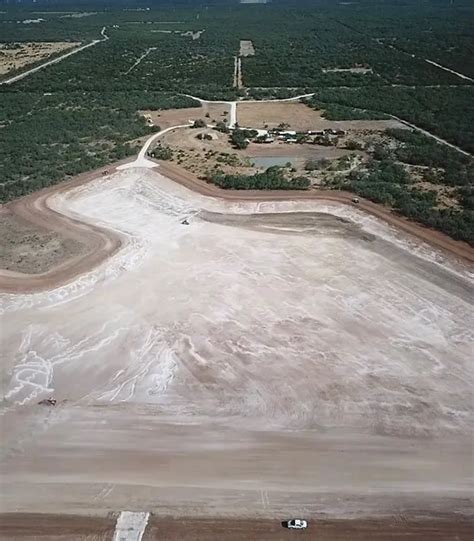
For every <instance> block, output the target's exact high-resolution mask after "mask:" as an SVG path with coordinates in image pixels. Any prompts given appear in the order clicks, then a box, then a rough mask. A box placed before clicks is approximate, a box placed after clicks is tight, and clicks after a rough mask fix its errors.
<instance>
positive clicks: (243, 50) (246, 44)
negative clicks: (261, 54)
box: [239, 39, 255, 56]
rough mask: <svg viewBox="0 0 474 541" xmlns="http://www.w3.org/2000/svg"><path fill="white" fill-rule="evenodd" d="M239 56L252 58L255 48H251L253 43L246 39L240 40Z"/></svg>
mask: <svg viewBox="0 0 474 541" xmlns="http://www.w3.org/2000/svg"><path fill="white" fill-rule="evenodd" d="M239 55H240V56H254V55H255V48H254V46H253V42H252V41H250V40H248V39H241V40H240V50H239Z"/></svg>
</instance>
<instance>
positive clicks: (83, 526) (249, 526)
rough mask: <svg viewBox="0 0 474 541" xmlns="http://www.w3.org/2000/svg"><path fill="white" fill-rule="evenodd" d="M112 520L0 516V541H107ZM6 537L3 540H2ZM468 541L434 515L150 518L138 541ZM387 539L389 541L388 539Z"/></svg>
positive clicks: (462, 526)
mask: <svg viewBox="0 0 474 541" xmlns="http://www.w3.org/2000/svg"><path fill="white" fill-rule="evenodd" d="M111 523H112V519H99V518H92V519H91V518H90V517H69V516H58V515H56V516H55V515H24V514H13V515H6V516H5V515H4V516H2V515H0V532H3V534H2V533H0V540H2V541H3V540H5V541H7V540H8V541H31V539H32V536H36V537H33V539H37V538H38V537H39V536H41V537H40V538H41V539H42V540H45V539H47V540H48V541H112V535H113V533H112V531H113V526H112V524H111ZM6 536H8V537H6ZM295 536H298V539H312V540H314V539H318V541H329V540H331V541H335V540H344V541H349V540H350V541H352V540H354V541H355V540H357V541H367V540H368V539H370V541H386V540H387V539H391V540H392V541H394V540H399V539H400V540H403V541H406V540H416V541H437V540H440V541H441V540H442V541H449V540H452V541H468V540H469V541H470V540H471V539H472V522H470V521H466V520H463V519H460V518H459V517H457V516H456V517H449V516H448V517H443V516H440V517H438V518H437V519H434V520H430V521H428V520H426V519H420V518H412V517H408V518H407V517H405V518H404V520H401V519H400V518H398V517H397V519H385V520H344V521H337V520H332V521H331V520H318V521H317V522H313V523H310V525H309V528H308V530H306V531H300V532H292V531H289V530H286V529H284V528H282V527H281V525H280V524H279V522H278V521H273V520H272V521H271V520H259V521H256V522H251V521H247V520H222V519H220V520H219V519H218V520H211V519H192V518H180V519H172V518H158V519H157V518H154V517H152V518H151V520H150V522H149V525H148V527H147V529H146V531H145V534H144V536H143V541H161V540H163V539H166V540H167V541H213V540H215V541H221V540H222V539H226V540H228V541H243V540H249V541H265V540H272V541H283V540H285V539H294V538H295ZM388 536H389V537H388Z"/></svg>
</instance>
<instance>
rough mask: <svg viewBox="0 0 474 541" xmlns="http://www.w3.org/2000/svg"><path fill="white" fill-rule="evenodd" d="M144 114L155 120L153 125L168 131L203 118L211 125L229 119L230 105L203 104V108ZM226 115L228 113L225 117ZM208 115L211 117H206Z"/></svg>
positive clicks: (146, 112) (144, 112) (143, 112)
mask: <svg viewBox="0 0 474 541" xmlns="http://www.w3.org/2000/svg"><path fill="white" fill-rule="evenodd" d="M140 112H141V113H142V114H146V115H149V116H150V117H151V119H152V120H153V124H155V125H156V126H160V128H161V129H166V128H169V127H171V126H179V125H181V124H187V123H188V122H189V121H194V120H197V119H200V118H202V119H203V120H207V122H208V123H209V124H210V123H211V122H212V121H213V120H215V121H217V122H219V121H220V120H226V119H229V116H230V115H229V105H228V104H226V103H206V102H205V103H203V104H202V106H201V107H186V108H184V109H168V110H164V111H140ZM224 113H226V114H225V115H224ZM206 114H208V115H209V117H206Z"/></svg>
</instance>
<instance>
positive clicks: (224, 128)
mask: <svg viewBox="0 0 474 541" xmlns="http://www.w3.org/2000/svg"><path fill="white" fill-rule="evenodd" d="M216 130H217V131H220V132H221V133H229V128H228V127H227V124H226V123H225V122H223V121H222V120H221V121H220V122H218V123H217V124H216Z"/></svg>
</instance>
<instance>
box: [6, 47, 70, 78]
mask: <svg viewBox="0 0 474 541" xmlns="http://www.w3.org/2000/svg"><path fill="white" fill-rule="evenodd" d="M78 45H80V43H75V42H69V41H64V42H61V41H54V42H33V43H8V44H7V43H0V76H1V75H5V74H7V73H9V72H10V71H16V70H18V69H20V68H23V67H25V66H28V65H29V64H33V63H34V62H39V61H41V60H45V59H47V58H48V57H50V56H51V55H53V54H56V53H60V52H61V51H66V50H67V49H71V48H72V47H77V46H78Z"/></svg>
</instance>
